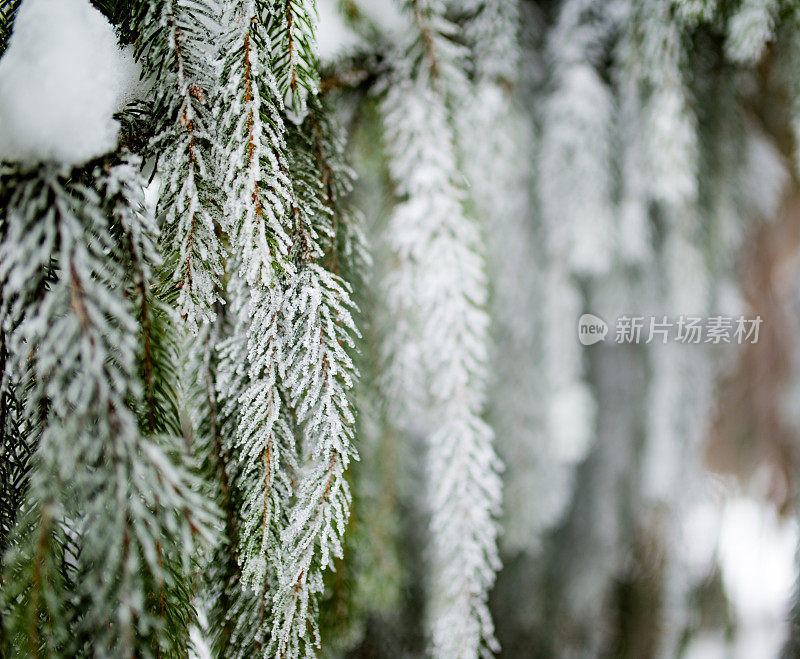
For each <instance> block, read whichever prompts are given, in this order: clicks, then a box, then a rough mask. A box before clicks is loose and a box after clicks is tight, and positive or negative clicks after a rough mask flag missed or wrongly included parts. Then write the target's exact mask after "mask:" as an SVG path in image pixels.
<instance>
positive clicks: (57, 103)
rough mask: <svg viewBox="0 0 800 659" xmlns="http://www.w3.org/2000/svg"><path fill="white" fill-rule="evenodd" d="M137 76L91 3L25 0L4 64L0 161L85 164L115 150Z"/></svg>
mask: <svg viewBox="0 0 800 659" xmlns="http://www.w3.org/2000/svg"><path fill="white" fill-rule="evenodd" d="M137 77H138V76H137V75H136V65H135V64H134V62H133V58H132V57H131V54H130V52H123V51H122V50H121V49H120V48H119V47H118V45H117V37H116V35H115V34H114V29H113V28H112V27H111V25H110V24H109V23H108V21H107V20H106V19H105V17H104V16H103V15H102V14H101V13H100V12H99V11H97V10H96V9H94V8H93V7H92V6H91V5H90V4H89V2H88V0H26V1H25V2H23V3H22V6H21V7H20V10H19V14H18V15H17V19H16V22H15V24H14V32H13V34H12V36H11V41H10V43H9V46H8V50H7V51H6V53H5V55H4V57H3V58H2V59H1V60H0V159H3V160H21V161H33V162H36V161H44V160H56V161H61V162H64V163H66V164H70V165H80V164H82V163H84V162H86V161H87V160H90V159H91V158H93V157H95V156H98V155H101V154H103V153H107V152H108V151H112V150H114V149H115V148H116V145H117V136H118V133H119V124H118V122H116V121H115V120H114V119H113V116H112V115H113V113H114V112H115V111H116V110H117V109H119V107H120V105H121V104H122V103H123V102H124V101H125V100H126V97H127V96H128V92H127V91H126V89H127V88H128V87H129V86H130V84H131V82H132V81H133V80H135V79H136V78H137Z"/></svg>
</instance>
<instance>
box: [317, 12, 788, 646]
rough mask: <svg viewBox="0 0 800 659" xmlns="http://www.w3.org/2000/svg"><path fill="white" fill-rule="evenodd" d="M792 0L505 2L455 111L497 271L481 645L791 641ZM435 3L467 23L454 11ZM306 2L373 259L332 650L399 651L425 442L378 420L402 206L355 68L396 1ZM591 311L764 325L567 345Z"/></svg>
mask: <svg viewBox="0 0 800 659" xmlns="http://www.w3.org/2000/svg"><path fill="white" fill-rule="evenodd" d="M794 5H795V3H792V2H779V1H777V0H774V1H769V0H767V1H758V0H740V1H733V2H722V1H721V0H720V1H718V2H717V1H715V0H675V1H668V0H664V1H658V0H654V1H647V0H642V1H639V0H608V1H605V2H603V1H595V2H592V1H589V0H563V1H562V2H556V1H542V2H534V1H531V0H522V1H521V2H520V3H519V5H518V6H516V5H515V7H514V9H513V10H512V11H510V13H509V14H508V15H511V16H513V20H514V21H515V27H514V30H513V34H515V35H516V37H515V38H516V43H513V44H511V43H504V44H502V48H507V52H508V53H510V54H509V55H507V57H509V58H511V61H509V62H507V64H508V66H506V67H505V68H503V67H501V69H500V70H499V72H498V73H497V75H496V76H494V77H493V78H492V80H491V82H490V83H489V82H487V83H486V84H480V83H478V84H476V86H475V89H474V97H473V98H471V99H470V101H469V102H468V103H465V104H464V107H457V108H455V109H454V111H453V116H454V117H455V119H454V121H455V122H456V123H457V124H459V125H458V126H457V129H458V130H457V133H458V135H459V140H460V149H461V158H462V161H461V162H462V169H463V171H464V176H465V181H466V183H467V184H468V186H469V190H470V191H471V197H472V198H473V200H474V208H473V211H474V213H475V215H476V216H478V217H479V218H480V220H481V222H482V231H483V234H484V237H485V248H486V254H485V256H486V261H487V268H488V271H489V275H490V287H491V297H490V303H489V311H490V316H491V320H492V336H493V346H494V347H493V352H492V357H491V372H492V381H491V387H490V398H491V403H490V412H489V418H490V421H491V424H492V426H493V428H494V429H495V432H496V445H497V450H498V452H499V453H500V455H501V457H502V459H503V462H504V464H505V470H504V473H503V482H504V504H503V506H504V507H503V515H502V527H503V534H502V537H501V554H502V558H503V567H502V570H501V571H500V573H499V575H498V579H497V583H496V585H495V588H494V590H493V592H492V595H491V608H492V611H493V615H494V620H495V624H496V627H497V632H498V637H499V640H500V642H501V644H502V646H503V651H502V655H501V656H507V657H596V656H610V657H653V656H666V657H672V656H684V657H691V658H694V659H712V658H715V657H737V658H741V659H761V658H765V659H766V658H767V657H776V656H779V655H780V654H781V652H782V648H784V646H786V648H787V649H786V650H785V651H786V653H787V654H786V656H797V655H795V654H792V653H793V652H795V650H792V649H791V647H792V646H791V643H792V641H791V638H790V637H791V634H790V630H791V624H790V620H791V601H792V591H793V587H794V582H795V579H796V561H795V549H796V546H797V540H798V526H797V503H798V467H799V466H800V465H798V448H800V443H799V442H800V436H799V433H800V371H799V370H798V355H797V350H798V330H799V329H800V295H798V293H799V292H800V289H798V280H799V279H798V274H800V273H798V270H799V269H800V258H799V257H800V250H799V249H798V248H799V247H800V188H798V174H797V172H798V167H797V163H798V158H797V142H798V140H797V133H796V131H797V129H798V127H800V96H798V90H800V20H799V19H798V16H797V7H795V6H794ZM448 7H449V9H448V16H449V17H450V18H451V19H452V20H453V21H454V22H455V23H456V25H461V24H463V23H464V21H462V18H463V17H465V16H468V15H469V11H470V7H469V3H468V2H467V3H460V2H450V3H449V4H448ZM318 10H319V14H320V21H319V33H318V36H319V44H320V50H321V55H322V59H323V64H324V70H325V72H326V73H325V75H323V88H324V89H326V91H327V94H328V98H329V99H330V100H331V102H332V103H333V105H334V106H335V107H336V108H337V111H338V112H339V114H340V118H341V119H342V121H343V123H344V125H345V126H346V127H347V128H348V130H349V135H350V138H349V143H348V151H349V154H350V160H351V163H352V164H353V166H354V168H355V170H356V172H357V174H358V182H357V184H356V190H355V193H354V195H355V198H356V204H357V205H358V206H359V207H360V209H361V210H362V212H363V213H364V217H365V224H366V227H367V234H368V239H369V243H370V246H371V249H372V253H373V263H372V266H371V268H372V271H373V272H372V273H371V276H370V277H368V282H369V283H365V284H364V285H363V286H362V287H361V288H360V290H357V296H358V299H359V304H360V307H361V309H362V314H363V317H364V321H363V322H364V324H365V326H366V327H367V331H366V332H365V339H366V348H365V349H364V351H363V353H362V356H361V360H362V362H363V364H362V373H365V374H366V375H365V376H364V377H363V380H362V383H361V385H360V387H361V391H360V394H359V396H360V399H361V400H360V403H359V406H360V409H361V410H362V413H361V420H360V423H361V426H362V428H361V437H362V453H363V455H362V461H361V463H360V465H359V467H358V468H357V470H356V474H355V476H354V482H355V487H356V488H357V492H358V494H357V495H356V497H355V500H356V502H357V503H356V511H355V521H354V525H353V529H354V532H353V533H352V534H351V536H352V538H351V541H350V547H349V548H348V552H350V554H349V555H350V556H351V557H353V562H352V565H351V566H349V567H348V568H347V569H345V568H344V566H343V569H342V570H340V571H338V572H337V574H336V577H335V582H334V583H332V585H331V593H332V596H331V598H330V601H329V602H328V605H327V607H326V615H327V616H328V623H329V624H330V625H331V626H333V627H336V628H337V630H338V631H339V632H340V633H339V634H337V635H336V637H337V638H338V639H340V647H338V648H337V650H336V651H341V652H342V653H344V654H346V655H348V656H354V657H359V656H361V657H378V656H381V657H382V656H386V657H390V656H391V657H397V656H414V655H418V654H419V653H421V652H422V648H423V647H424V638H423V631H422V622H421V618H420V615H421V613H420V611H421V601H422V599H421V598H422V595H421V593H422V589H423V588H424V584H423V580H424V577H423V566H422V565H421V560H420V556H422V555H423V553H424V538H423V535H424V534H423V529H424V525H425V505H424V502H420V501H418V500H417V493H418V492H419V487H418V483H419V481H418V479H419V477H420V476H419V473H420V468H421V467H420V465H419V464H417V463H418V458H419V454H420V453H419V441H420V438H418V437H414V436H413V433H408V432H405V433H402V432H398V431H397V430H392V429H391V425H392V424H390V423H388V421H387V418H386V413H385V410H384V409H383V402H382V400H381V398H380V396H379V395H378V394H376V392H377V391H379V390H380V386H379V385H380V383H379V382H377V380H376V378H378V373H379V371H380V369H379V366H378V365H377V362H378V361H379V360H378V357H377V355H379V354H380V349H379V345H380V343H381V340H382V334H383V332H384V330H385V327H384V325H383V323H384V320H383V319H384V314H383V300H382V295H381V290H382V289H381V287H380V282H381V281H382V277H383V275H384V273H385V271H386V269H387V267H389V264H388V260H389V257H388V256H387V255H386V251H385V246H384V244H383V241H384V235H385V227H386V222H387V218H388V216H389V215H390V213H391V209H392V206H393V204H394V200H393V193H392V185H391V182H390V179H389V176H388V174H387V165H386V162H385V156H384V150H383V149H382V148H381V145H382V140H383V126H382V119H381V117H380V115H379V110H378V107H377V103H376V100H375V90H374V89H372V88H371V86H370V84H371V79H370V71H371V70H375V68H376V67H377V68H379V67H380V66H381V61H382V58H383V56H384V55H385V54H386V53H389V52H391V49H392V47H393V44H394V43H395V42H396V40H397V38H398V37H397V35H398V34H401V33H402V31H403V30H404V21H405V20H406V19H405V18H404V17H403V15H402V14H401V13H400V12H399V11H398V10H397V8H396V6H395V5H394V4H393V3H392V2H391V1H390V0H344V1H343V2H336V1H335V0H318ZM456 39H458V37H457V36H456ZM504 52H506V51H504ZM372 282H376V283H374V284H373V283H372ZM584 312H591V313H594V314H596V315H598V316H600V317H602V318H604V319H605V320H606V321H608V322H609V323H610V324H612V325H613V322H614V319H615V318H617V317H618V316H621V315H640V316H650V315H652V316H658V317H660V316H663V315H668V316H670V317H676V316H678V315H681V314H697V315H700V316H703V317H709V316H712V315H717V314H730V315H733V316H739V315H745V316H747V317H755V316H759V317H760V318H761V319H762V324H761V327H760V335H759V340H758V342H757V343H754V344H748V345H735V344H719V345H713V344H701V345H682V344H677V343H675V342H670V343H668V344H667V345H661V344H659V343H657V342H654V343H651V344H644V342H642V343H639V344H633V345H632V344H627V345H620V344H616V343H614V342H613V341H611V340H610V338H611V336H613V327H612V330H611V332H610V335H609V340H606V341H605V342H602V343H599V344H597V345H594V346H590V347H586V346H582V345H581V344H580V343H579V342H578V339H577V323H578V318H579V316H580V315H581V314H582V313H584ZM370 373H372V374H373V376H372V377H370V375H369V374H370ZM360 521H361V522H362V523H360ZM345 603H346V604H345ZM337 606H338V608H337ZM787 643H788V644H789V645H786V644H787Z"/></svg>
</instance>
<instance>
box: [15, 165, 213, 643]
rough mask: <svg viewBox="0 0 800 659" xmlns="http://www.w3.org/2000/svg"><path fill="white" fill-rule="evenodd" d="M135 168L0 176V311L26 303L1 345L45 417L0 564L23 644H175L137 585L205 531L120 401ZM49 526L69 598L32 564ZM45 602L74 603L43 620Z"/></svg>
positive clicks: (171, 575)
mask: <svg viewBox="0 0 800 659" xmlns="http://www.w3.org/2000/svg"><path fill="white" fill-rule="evenodd" d="M138 168H139V163H138V162H137V161H132V162H125V161H123V162H121V163H119V164H116V165H113V164H112V165H105V164H101V165H98V166H97V167H96V168H93V169H92V170H90V172H88V173H82V172H80V171H74V172H70V171H69V170H63V169H59V168H58V167H56V166H52V165H45V166H42V167H41V168H37V169H36V170H34V171H33V172H31V173H25V172H21V173H20V174H19V175H18V176H17V177H12V178H10V179H7V180H6V181H4V185H11V186H13V190H14V192H13V194H12V195H11V201H10V206H9V209H8V213H9V219H10V222H9V229H10V231H9V232H8V233H7V235H6V236H5V237H4V241H3V244H2V246H1V247H0V253H2V262H3V269H2V273H0V276H1V277H2V280H3V283H4V285H3V308H4V309H8V308H9V305H8V302H9V301H10V300H13V299H14V298H20V297H21V298H24V299H27V300H29V304H28V305H27V307H26V308H25V309H24V312H23V313H22V314H21V315H20V316H19V322H18V323H17V324H16V325H15V326H14V328H13V330H12V331H11V333H10V335H11V342H10V345H11V349H12V353H13V359H14V360H15V364H16V365H17V370H18V372H25V368H24V367H25V364H26V362H28V361H29V363H30V368H31V376H32V379H33V383H34V385H33V388H32V389H31V390H30V396H29V399H28V401H27V408H26V414H27V415H28V418H29V419H30V420H31V421H34V420H35V419H37V418H38V417H40V416H42V417H43V418H44V429H43V432H42V436H41V438H40V440H39V443H38V448H37V452H36V457H35V460H36V463H35V464H36V466H35V470H34V472H33V474H32V476H31V489H30V496H31V500H32V502H35V504H34V507H35V510H37V511H38V513H37V514H38V516H39V519H38V522H37V523H36V527H37V529H38V530H37V531H36V532H35V533H31V534H29V536H28V538H29V539H30V540H31V541H34V544H32V545H31V544H28V542H29V539H28V538H26V539H24V541H22V542H20V543H19V545H18V547H17V553H16V554H15V556H14V559H13V560H12V561H11V568H10V570H11V575H12V578H13V579H14V580H15V584H16V585H20V586H22V587H23V588H26V589H27V593H26V595H25V596H24V597H21V598H19V599H18V600H17V602H16V604H15V605H14V606H13V607H12V614H13V616H14V617H15V619H17V620H18V621H19V622H22V621H24V620H25V619H26V616H31V615H32V616H34V617H36V618H38V617H39V616H43V617H42V618H41V622H40V624H35V625H27V624H25V625H21V626H20V627H14V628H13V631H12V635H15V641H16V642H17V643H18V644H19V645H18V647H20V648H22V647H28V648H31V649H32V650H33V654H38V652H39V650H38V647H37V646H38V644H39V643H40V642H41V641H42V640H44V641H45V642H46V643H47V644H48V646H47V647H49V648H50V651H53V652H57V653H66V654H79V653H81V652H83V647H82V646H83V644H86V643H92V644H93V646H94V647H96V648H103V649H104V653H105V654H107V655H109V656H129V655H130V654H132V653H137V652H146V651H147V648H151V649H153V650H157V649H158V648H163V649H165V650H166V649H167V648H169V647H173V648H174V647H181V646H182V645H185V644H186V642H187V638H186V637H183V638H177V637H176V636H175V635H176V634H179V633H180V632H179V630H178V629H177V628H176V627H175V626H174V625H173V621H172V620H170V619H169V617H170V615H171V614H172V613H174V612H175V611H176V610H171V611H170V614H169V615H167V613H166V612H165V610H164V609H163V608H161V609H159V607H158V605H157V604H154V603H153V601H152V599H151V598H153V597H154V596H155V597H156V601H158V597H159V595H158V593H161V596H162V597H166V594H165V592H166V591H173V589H174V588H178V589H181V588H183V586H184V585H185V584H184V583H178V581H179V580H180V579H182V578H185V576H181V573H182V572H183V573H185V571H186V570H187V569H188V565H189V560H190V559H189V557H190V556H191V553H192V546H193V545H194V540H193V538H199V539H200V540H204V541H208V540H210V538H211V537H212V530H211V529H212V526H213V523H214V514H213V509H212V508H211V507H210V506H209V505H208V504H207V503H206V502H205V500H204V498H203V497H202V495H199V494H197V493H196V492H195V491H193V490H196V489H197V484H196V482H195V480H194V477H192V476H191V475H190V473H189V472H188V471H187V470H185V469H184V468H183V467H182V466H181V465H180V463H179V461H180V458H179V454H178V453H177V452H176V448H175V447H174V446H172V445H171V442H170V440H169V437H168V436H166V435H164V436H162V435H161V434H160V433H159V431H158V429H149V430H140V427H139V424H138V421H137V416H136V414H135V411H136V410H137V409H138V408H139V404H141V405H143V406H144V405H146V402H145V401H144V395H143V390H142V386H141V381H140V379H139V374H138V364H139V356H140V355H142V352H141V347H140V346H139V345H137V342H138V337H139V333H138V328H139V324H138V323H137V320H136V317H135V309H133V308H132V306H131V304H130V301H129V299H128V296H127V292H128V291H129V290H135V289H136V287H137V286H141V283H142V282H141V280H140V279H139V278H141V277H145V278H147V277H148V274H149V265H148V264H144V263H142V265H141V266H140V267H139V268H138V269H136V268H132V269H130V270H128V269H127V266H129V265H130V264H131V261H132V260H135V259H138V258H147V257H149V256H152V255H153V254H154V239H155V235H154V233H153V224H152V220H147V218H146V216H145V215H144V210H143V207H142V205H141V201H142V198H141V191H142V180H141V178H140V175H139V173H138ZM89 176H90V177H91V178H89ZM82 179H84V180H93V181H94V185H93V186H92V187H89V186H88V185H87V184H86V183H84V182H83V181H82ZM101 193H102V196H101ZM48 208H50V210H48ZM120 238H123V239H120ZM45 277H49V278H50V284H49V285H48V286H47V288H43V287H42V285H41V284H42V282H43V280H44V278H45ZM149 285H150V280H149V278H148V279H147V280H146V282H145V286H146V287H149ZM142 356H144V355H142ZM138 401H141V403H138ZM132 402H133V405H131V403H132ZM164 430H165V431H168V429H166V428H165V429H164ZM109 511H113V513H111V514H109ZM167 529H172V530H174V531H175V532H176V533H168V532H167ZM54 533H63V534H65V536H66V537H67V538H69V539H70V541H71V542H74V543H76V544H77V545H78V546H79V550H78V553H77V554H76V555H75V558H74V579H75V582H74V584H75V586H74V587H75V594H74V598H75V599H72V598H71V597H70V598H69V599H67V598H65V594H64V593H58V592H56V591H57V589H58V588H59V586H60V585H61V584H60V583H59V581H57V580H56V581H41V580H40V579H38V578H37V577H36V576H35V575H36V574H37V572H38V571H40V570H42V569H44V568H43V564H44V563H47V562H51V561H53V560H55V559H56V556H55V555H54V554H53V553H52V552H53V551H55V550H56V549H55V547H56V545H54V544H53V540H52V538H53V537H54V536H53V534H54ZM37 537H38V538H39V540H38V541H36V538H37ZM43 552H44V553H43ZM175 561H177V562H175ZM29 570H33V581H32V582H29V586H25V583H26V579H27V578H30V573H29V572H28V571H29ZM176 570H177V572H176ZM26 575H28V576H26ZM109 575H110V576H111V578H110V579H109ZM16 580H18V581H16ZM12 592H13V588H12ZM182 594H185V593H182ZM179 596H180V595H179ZM12 601H13V600H12ZM48 601H50V602H54V601H61V602H62V603H63V605H64V606H69V607H71V606H73V605H74V606H75V607H76V608H74V609H72V610H67V611H63V610H62V611H60V613H59V615H63V616H64V618H63V619H58V618H53V617H52V615H51V614H52V613H53V612H51V611H48V608H47V607H48V606H49V605H46V604H44V603H45V602H48ZM171 603H174V602H171ZM59 627H61V631H60V632H59V634H58V635H57V634H55V633H53V629H54V628H59ZM65 629H67V630H69V631H68V632H67V633H66V635H64V630H65ZM40 635H46V636H47V638H46V639H43V638H41V636H40ZM51 643H52V645H50V644H51Z"/></svg>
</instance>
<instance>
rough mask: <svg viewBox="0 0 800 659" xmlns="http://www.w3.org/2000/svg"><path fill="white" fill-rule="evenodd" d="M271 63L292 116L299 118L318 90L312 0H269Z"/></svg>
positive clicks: (303, 115) (298, 119)
mask: <svg viewBox="0 0 800 659" xmlns="http://www.w3.org/2000/svg"><path fill="white" fill-rule="evenodd" d="M270 11H271V14H272V20H271V21H270V30H269V36H270V41H271V44H272V61H271V67H272V71H273V73H274V75H275V78H276V80H277V83H278V88H279V89H280V91H281V94H282V98H283V99H284V101H285V104H286V109H287V112H288V113H289V116H290V117H291V118H292V120H295V121H301V120H302V119H303V118H304V117H305V114H306V109H307V102H308V99H309V97H313V96H315V95H316V94H317V90H318V86H319V72H318V62H317V41H316V36H315V29H316V21H317V8H316V2H315V0H270Z"/></svg>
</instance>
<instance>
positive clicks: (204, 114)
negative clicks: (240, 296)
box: [136, 0, 226, 331]
mask: <svg viewBox="0 0 800 659" xmlns="http://www.w3.org/2000/svg"><path fill="white" fill-rule="evenodd" d="M141 11H143V12H144V18H143V21H142V25H143V29H142V34H141V36H140V38H139V41H138V42H137V49H136V54H137V59H138V60H139V61H140V63H141V64H142V68H143V70H144V72H145V75H146V76H148V78H149V80H150V81H151V83H152V85H153V101H152V108H151V113H152V122H153V124H154V132H155V137H154V138H153V139H152V141H151V143H150V146H149V150H150V151H151V152H152V153H153V154H154V155H156V156H157V158H158V164H159V174H160V176H161V180H162V193H161V198H160V200H159V213H160V215H162V216H163V220H162V222H161V231H162V233H161V249H162V251H163V253H164V255H165V268H166V269H167V270H168V271H169V272H171V273H172V280H173V282H174V285H175V286H176V287H177V289H178V296H177V299H176V304H177V309H178V311H179V313H180V315H181V316H182V317H183V318H184V319H185V321H186V323H187V326H188V327H189V328H190V329H192V330H194V331H196V330H197V326H198V324H199V323H202V322H206V321H210V320H213V318H214V305H215V302H216V301H217V300H218V299H219V287H220V276H221V275H222V270H223V260H224V256H225V254H224V247H223V245H222V242H221V239H220V235H219V234H220V230H221V229H224V228H226V227H223V226H221V220H220V214H219V210H218V207H217V204H218V200H217V196H218V195H217V189H216V186H215V181H214V168H213V163H212V161H211V159H212V145H213V138H214V136H213V130H212V128H211V127H210V125H209V123H210V120H211V118H210V116H209V111H208V107H209V101H208V95H209V93H210V88H211V86H212V82H213V68H212V66H211V61H212V45H211V41H212V38H211V35H212V30H213V29H214V23H215V20H216V19H217V18H218V17H217V12H218V8H217V3H216V2H214V1H213V0H154V1H153V2H152V3H149V4H148V5H147V6H146V8H145V9H142V10H141Z"/></svg>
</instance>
